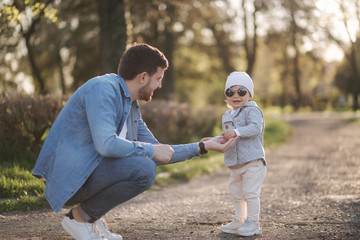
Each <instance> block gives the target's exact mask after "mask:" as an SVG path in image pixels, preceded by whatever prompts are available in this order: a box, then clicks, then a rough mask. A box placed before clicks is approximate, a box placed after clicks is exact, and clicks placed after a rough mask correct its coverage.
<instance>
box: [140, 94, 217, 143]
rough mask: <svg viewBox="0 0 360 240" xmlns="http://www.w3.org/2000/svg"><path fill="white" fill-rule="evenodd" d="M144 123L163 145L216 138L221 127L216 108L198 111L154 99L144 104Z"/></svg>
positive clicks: (142, 111)
mask: <svg viewBox="0 0 360 240" xmlns="http://www.w3.org/2000/svg"><path fill="white" fill-rule="evenodd" d="M141 113H142V117H143V119H144V121H145V122H146V124H147V125H148V127H149V129H150V130H151V131H152V132H153V134H154V136H155V137H156V138H157V139H158V140H159V141H160V142H162V143H171V144H179V143H187V142H192V141H194V140H198V139H201V138H203V137H208V136H212V135H213V131H214V128H215V126H216V125H218V124H220V125H221V115H219V114H217V113H216V109H214V108H203V109H200V110H196V109H194V108H192V107H191V106H190V105H188V104H184V103H183V104H181V103H176V102H166V101H162V100H153V101H151V102H149V103H142V104H141Z"/></svg>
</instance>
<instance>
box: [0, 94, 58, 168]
mask: <svg viewBox="0 0 360 240" xmlns="http://www.w3.org/2000/svg"><path fill="white" fill-rule="evenodd" d="M63 100H64V98H58V97H54V96H50V95H33V96H30V95H11V94H6V93H3V94H1V95H0V156H1V160H2V161H4V159H5V160H6V161H7V162H14V161H15V162H23V158H24V157H25V158H26V159H27V160H29V159H31V162H32V163H34V160H35V156H36V155H37V154H38V152H39V150H40V148H41V145H42V143H43V141H44V138H45V135H46V133H47V131H48V130H49V129H50V127H51V125H52V123H53V122H54V120H55V118H56V116H57V115H58V114H59V112H60V110H61V108H62V107H63V105H64V101H63Z"/></svg>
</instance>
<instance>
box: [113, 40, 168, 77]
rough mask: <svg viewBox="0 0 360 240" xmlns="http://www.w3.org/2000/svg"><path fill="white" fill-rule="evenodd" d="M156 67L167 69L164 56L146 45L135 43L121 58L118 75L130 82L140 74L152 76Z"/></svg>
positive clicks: (166, 61)
mask: <svg viewBox="0 0 360 240" xmlns="http://www.w3.org/2000/svg"><path fill="white" fill-rule="evenodd" d="M158 67H161V68H163V69H164V70H166V69H167V68H168V67H169V63H168V60H167V59H166V57H165V55H164V54H163V53H162V52H161V51H160V50H159V49H157V48H155V47H152V46H150V45H148V44H145V43H141V44H138V43H135V44H133V45H132V46H131V47H129V48H128V49H127V50H126V51H125V52H124V54H123V56H122V57H121V59H120V63H119V67H118V74H119V75H120V76H121V77H122V78H124V79H126V80H130V79H133V78H134V77H136V75H138V74H139V73H142V72H147V73H148V74H149V75H150V76H152V75H153V74H154V73H156V71H157V68H158Z"/></svg>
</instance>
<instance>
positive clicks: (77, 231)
mask: <svg viewBox="0 0 360 240" xmlns="http://www.w3.org/2000/svg"><path fill="white" fill-rule="evenodd" d="M61 225H62V226H63V228H64V229H65V231H67V232H68V233H69V234H70V235H71V236H72V237H73V238H75V239H76V240H103V239H104V238H102V237H101V236H100V235H99V234H98V232H97V229H96V225H95V224H94V223H87V222H78V221H76V220H75V219H70V218H69V217H68V216H65V217H64V219H63V220H62V223H61Z"/></svg>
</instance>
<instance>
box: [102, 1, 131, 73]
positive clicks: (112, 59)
mask: <svg viewBox="0 0 360 240" xmlns="http://www.w3.org/2000/svg"><path fill="white" fill-rule="evenodd" d="M98 5H99V19H100V59H101V71H102V73H111V72H117V67H118V64H119V60H120V57H121V55H122V53H123V52H124V50H125V48H126V41H127V35H126V34H127V33H126V21H125V3H124V0H98Z"/></svg>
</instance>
